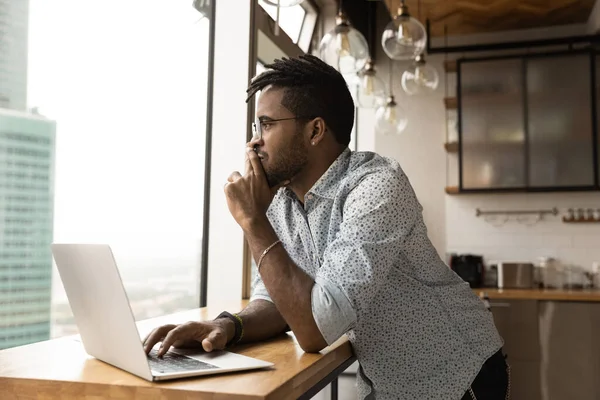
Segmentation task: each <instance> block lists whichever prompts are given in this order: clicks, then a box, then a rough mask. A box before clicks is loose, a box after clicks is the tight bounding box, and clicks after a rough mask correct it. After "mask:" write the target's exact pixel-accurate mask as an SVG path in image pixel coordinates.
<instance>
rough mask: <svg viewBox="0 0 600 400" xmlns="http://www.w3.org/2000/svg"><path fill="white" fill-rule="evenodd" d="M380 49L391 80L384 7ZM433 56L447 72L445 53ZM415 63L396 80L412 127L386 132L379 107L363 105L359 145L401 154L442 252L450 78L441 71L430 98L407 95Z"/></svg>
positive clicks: (382, 72) (398, 68)
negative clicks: (379, 127) (404, 78)
mask: <svg viewBox="0 0 600 400" xmlns="http://www.w3.org/2000/svg"><path fill="white" fill-rule="evenodd" d="M378 9H379V10H378V11H379V12H378V19H379V22H378V24H377V25H378V27H377V38H378V39H377V40H376V43H377V48H376V49H375V67H376V69H377V73H378V76H379V77H381V78H382V79H383V80H384V81H385V83H386V85H387V83H388V79H389V73H388V71H389V67H390V65H389V58H388V57H387V56H386V55H385V53H384V52H383V50H382V48H381V41H380V40H379V38H380V37H381V34H382V32H383V28H384V24H385V23H386V15H385V10H384V7H378ZM427 61H428V62H430V63H432V64H433V65H435V66H436V68H437V69H438V71H441V65H442V62H443V58H442V57H439V56H436V57H428V58H427ZM408 65H409V63H406V62H396V63H395V64H394V66H393V69H394V71H395V74H394V78H393V84H394V94H395V96H396V101H397V103H398V104H399V105H400V106H401V107H402V108H404V109H405V111H406V112H407V115H408V126H407V128H406V130H405V131H404V132H403V133H402V134H401V135H398V136H382V135H379V134H376V133H375V131H374V125H375V112H374V110H369V109H360V110H359V113H358V132H359V133H358V149H359V150H369V151H375V152H376V153H379V154H381V155H383V156H386V157H390V158H393V159H396V160H397V161H398V162H399V163H400V164H401V166H402V168H403V169H404V171H405V172H406V174H407V175H408V177H409V179H410V181H411V184H412V185H413V187H414V190H415V193H416V195H417V197H418V199H419V201H420V203H421V205H422V206H423V217H424V220H425V224H426V225H427V229H428V233H429V238H430V240H431V242H432V243H433V245H434V246H435V248H436V249H437V251H438V254H440V256H442V257H444V256H445V251H446V219H445V206H444V205H445V192H444V187H445V186H446V153H445V150H444V147H443V143H444V141H445V123H446V120H445V109H444V107H443V105H444V103H443V99H444V77H443V74H440V85H439V87H438V89H437V91H436V92H435V93H433V94H431V95H427V96H424V97H410V96H406V95H405V94H404V93H403V91H402V89H401V86H400V76H401V74H402V72H403V68H405V67H407V66H408Z"/></svg>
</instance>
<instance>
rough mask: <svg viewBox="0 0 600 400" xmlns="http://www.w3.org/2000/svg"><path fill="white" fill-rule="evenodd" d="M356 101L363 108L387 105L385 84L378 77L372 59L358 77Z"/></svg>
mask: <svg viewBox="0 0 600 400" xmlns="http://www.w3.org/2000/svg"><path fill="white" fill-rule="evenodd" d="M356 101H357V103H358V105H359V106H360V107H362V108H375V107H378V106H380V105H382V104H384V103H385V84H384V83H383V81H382V80H381V79H380V78H379V77H378V76H377V74H376V71H375V67H374V66H373V62H372V61H371V59H368V60H367V63H366V64H365V67H364V68H363V69H362V70H360V71H359V72H358V74H357V76H356Z"/></svg>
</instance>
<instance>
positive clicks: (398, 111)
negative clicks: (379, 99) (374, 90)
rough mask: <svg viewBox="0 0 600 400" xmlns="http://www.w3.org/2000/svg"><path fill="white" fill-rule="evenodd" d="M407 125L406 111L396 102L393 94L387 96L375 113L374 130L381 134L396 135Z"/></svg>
mask: <svg viewBox="0 0 600 400" xmlns="http://www.w3.org/2000/svg"><path fill="white" fill-rule="evenodd" d="M407 125H408V120H407V119H406V112H405V111H404V109H403V108H402V107H400V106H399V105H398V104H397V103H396V101H395V100H394V96H390V97H388V99H387V103H386V104H385V105H383V106H381V107H379V108H378V109H377V112H376V113H375V130H376V131H377V132H378V133H381V134H383V135H398V134H400V133H402V132H404V130H405V129H406V126H407Z"/></svg>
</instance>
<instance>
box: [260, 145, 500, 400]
mask: <svg viewBox="0 0 600 400" xmlns="http://www.w3.org/2000/svg"><path fill="white" fill-rule="evenodd" d="M267 216H268V218H269V220H270V221H271V224H272V225H273V227H274V229H275V231H276V232H277V236H278V237H279V238H280V239H281V241H282V244H283V246H284V248H285V249H286V251H287V252H288V254H289V256H290V257H291V258H292V260H293V261H294V262H295V263H296V265H297V266H298V267H300V268H302V269H303V270H304V271H305V272H306V273H307V274H308V275H310V276H311V277H312V278H313V279H314V280H315V285H314V286H313V289H312V297H311V301H312V312H313V316H314V319H315V322H316V324H317V326H318V328H319V330H320V331H321V333H322V335H323V337H324V338H325V340H326V341H327V343H328V344H332V343H333V342H335V341H336V340H337V339H338V338H340V337H341V336H342V335H344V334H347V336H348V339H349V340H350V342H351V344H352V347H353V349H354V352H355V354H356V357H357V359H358V362H359V364H360V368H359V370H358V374H357V388H358V395H359V398H361V399H364V398H376V399H378V400H380V399H381V400H383V399H394V400H398V399H411V400H413V399H420V400H424V399H440V400H449V399H460V398H461V396H462V395H463V394H464V393H465V391H466V390H467V389H468V388H469V385H470V384H471V382H472V381H473V380H474V379H475V376H476V375H477V373H478V372H479V369H480V368H481V366H482V364H483V363H484V362H485V360H486V359H487V358H488V357H490V356H491V355H492V354H494V353H495V352H496V351H498V350H499V349H500V348H501V347H502V345H503V342H502V339H501V338H500V336H499V334H498V332H497V330H496V328H495V326H494V322H493V319H492V316H491V313H490V312H489V311H488V310H487V309H486V308H485V306H484V304H483V302H482V301H481V300H480V299H479V298H478V297H477V296H476V295H475V294H474V293H473V291H472V290H471V289H470V287H469V285H468V284H467V283H466V282H464V281H463V280H462V279H461V278H460V277H459V276H458V275H456V274H455V273H454V272H453V271H452V270H451V269H450V268H448V266H447V265H446V264H445V263H444V261H442V260H441V259H440V257H439V256H438V254H437V252H436V250H435V248H434V247H433V245H432V244H431V242H430V240H429V238H428V237H427V230H426V227H425V224H424V222H423V218H422V207H421V205H420V203H419V202H418V200H417V198H416V196H415V193H414V191H413V189H412V187H411V185H410V182H409V180H408V178H407V176H406V175H405V174H404V172H403V171H402V169H401V167H400V165H399V164H398V162H396V161H394V160H391V159H388V158H384V157H381V156H379V155H377V154H374V153H370V152H351V151H350V150H349V149H346V150H344V152H342V154H341V155H340V156H339V157H338V158H337V160H336V161H335V162H334V163H333V164H332V165H331V166H330V167H329V169H328V170H327V171H326V172H325V174H323V176H322V177H321V178H320V179H319V180H318V181H317V182H316V183H315V185H314V186H313V187H312V188H311V190H310V191H309V192H308V193H307V194H306V196H305V202H304V204H302V203H301V202H300V201H299V200H298V199H297V197H296V196H295V194H294V193H293V192H292V191H291V190H290V189H287V188H283V189H280V190H279V192H278V193H277V194H276V196H275V198H274V199H273V202H272V204H271V205H270V207H269V210H268V212H267ZM254 299H265V300H269V301H272V300H271V298H270V297H269V294H268V292H267V290H266V287H265V285H264V283H263V282H262V280H261V279H260V276H257V278H256V280H255V282H254V290H253V295H252V298H251V300H254Z"/></svg>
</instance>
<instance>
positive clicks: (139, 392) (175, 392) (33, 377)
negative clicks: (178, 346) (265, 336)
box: [0, 302, 355, 400]
mask: <svg viewBox="0 0 600 400" xmlns="http://www.w3.org/2000/svg"><path fill="white" fill-rule="evenodd" d="M243 305H244V302H242V304H239V303H238V304H237V305H235V306H234V307H229V308H221V307H214V308H213V307H211V309H206V308H203V309H195V310H190V311H186V312H181V313H177V314H172V315H167V316H164V317H159V318H154V319H151V320H146V321H142V322H139V323H138V326H139V327H140V332H148V331H150V330H152V329H153V328H154V327H156V326H158V325H161V324H163V323H181V322H185V321H189V320H206V319H210V318H214V317H215V316H216V315H217V314H218V313H219V312H220V311H222V310H223V309H230V310H231V311H232V312H235V311H238V310H239V309H241V308H242V306H243ZM232 350H233V351H235V352H236V353H239V354H244V355H246V356H249V357H255V358H258V359H261V360H265V361H270V362H273V363H274V364H275V366H274V367H273V368H269V369H265V370H258V371H246V372H240V373H229V374H221V375H210V376H205V377H198V378H185V379H178V380H174V381H165V382H162V383H154V382H148V381H146V380H143V379H141V378H138V377H137V376H135V375H132V374H130V373H128V372H125V371H122V370H120V369H118V368H115V367H112V366H110V365H108V364H105V363H103V362H101V361H99V360H97V359H95V358H93V357H90V356H88V355H87V354H86V353H85V350H84V349H83V345H82V343H81V342H80V341H78V338H77V337H73V336H70V337H65V338H61V339H54V340H49V341H45V342H39V343H34V344H30V345H26V346H21V347H15V348H11V349H6V350H2V351H0V399H3V400H9V399H66V398H69V399H71V398H72V399H75V398H77V399H113V398H114V399H140V400H142V399H144V400H145V399H165V400H168V399H174V400H179V399H197V400H202V399H207V400H221V399H222V400H225V399H227V400H260V399H262V400H279V399H296V398H299V397H300V396H301V395H302V394H304V393H305V392H307V391H308V390H309V389H311V388H313V387H314V386H316V385H317V384H318V383H319V382H320V381H321V380H322V379H324V378H326V377H327V376H328V375H330V374H332V373H335V371H336V370H337V369H339V367H341V366H343V365H344V364H345V363H350V362H353V361H354V360H355V357H354V355H353V353H352V348H351V346H350V342H349V341H348V339H347V338H346V337H345V336H344V337H342V338H340V339H339V340H338V341H337V342H336V343H334V344H332V345H331V346H329V347H327V348H325V349H324V350H322V351H321V352H320V353H318V354H308V353H304V351H302V349H301V348H300V346H299V345H298V343H297V341H296V339H295V338H294V336H293V335H292V334H291V333H290V334H285V335H281V336H279V337H277V338H273V339H271V340H268V341H266V342H262V343H255V344H246V345H240V346H237V347H235V348H234V349H232ZM344 369H345V368H344ZM339 372H341V371H339Z"/></svg>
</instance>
